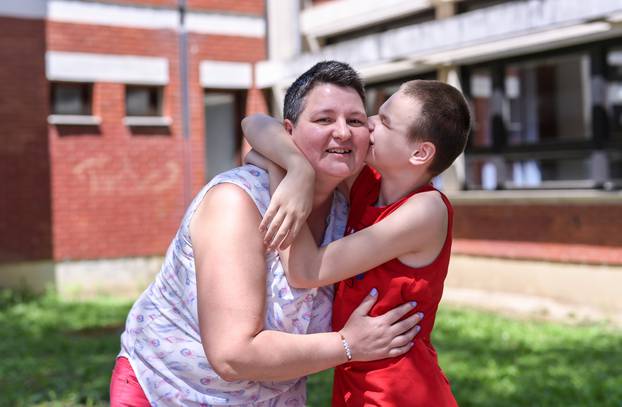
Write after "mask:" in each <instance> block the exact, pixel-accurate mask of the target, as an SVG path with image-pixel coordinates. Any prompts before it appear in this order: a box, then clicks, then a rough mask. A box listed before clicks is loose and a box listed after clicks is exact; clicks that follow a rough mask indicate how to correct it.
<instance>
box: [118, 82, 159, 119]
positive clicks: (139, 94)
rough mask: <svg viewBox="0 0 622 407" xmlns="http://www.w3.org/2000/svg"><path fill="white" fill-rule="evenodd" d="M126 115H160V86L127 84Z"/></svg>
mask: <svg viewBox="0 0 622 407" xmlns="http://www.w3.org/2000/svg"><path fill="white" fill-rule="evenodd" d="M125 114H126V116H162V88H160V87H158V86H127V87H126V90H125Z"/></svg>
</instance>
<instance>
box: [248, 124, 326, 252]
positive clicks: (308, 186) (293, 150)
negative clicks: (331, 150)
mask: <svg viewBox="0 0 622 407" xmlns="http://www.w3.org/2000/svg"><path fill="white" fill-rule="evenodd" d="M242 130H243V132H244V137H245V138H246V139H247V140H248V142H249V143H250V145H251V146H252V147H253V149H255V150H257V151H258V152H259V153H260V154H262V155H263V156H265V157H266V158H267V159H268V160H271V161H273V162H274V163H276V164H278V165H279V166H280V167H282V168H285V170H286V171H287V174H286V175H285V176H284V178H282V182H281V183H280V184H278V188H276V190H274V193H273V195H272V198H271V200H270V205H269V206H268V209H267V210H266V213H265V214H264V217H263V219H262V221H261V224H260V230H262V231H264V232H265V235H264V236H265V239H264V242H265V244H266V245H267V246H268V248H271V249H276V248H280V249H284V248H286V247H287V246H289V245H290V244H291V242H292V241H293V239H294V237H296V235H297V234H298V232H299V231H300V228H301V227H302V225H303V224H304V222H305V221H306V219H307V217H308V216H309V213H310V212H311V209H312V203H313V186H314V183H315V172H314V171H313V167H311V164H309V162H308V161H307V159H306V158H305V157H304V155H303V154H302V153H301V152H300V151H299V150H298V147H296V144H294V142H293V141H292V138H291V136H290V135H289V134H288V133H287V132H286V131H285V128H284V127H283V124H282V123H280V122H279V121H277V120H276V119H274V118H273V117H270V116H267V115H264V114H254V115H251V116H248V117H245V118H244V120H242ZM266 169H267V170H268V171H269V172H270V184H271V186H272V185H274V184H275V182H274V180H275V177H274V173H273V171H271V170H270V168H266Z"/></svg>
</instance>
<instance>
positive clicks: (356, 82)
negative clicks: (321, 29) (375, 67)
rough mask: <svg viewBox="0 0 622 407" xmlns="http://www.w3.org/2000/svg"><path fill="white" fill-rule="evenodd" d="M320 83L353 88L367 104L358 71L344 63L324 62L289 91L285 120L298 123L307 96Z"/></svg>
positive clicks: (305, 74) (318, 64)
mask: <svg viewBox="0 0 622 407" xmlns="http://www.w3.org/2000/svg"><path fill="white" fill-rule="evenodd" d="M319 83H327V84H332V85H337V86H341V87H343V88H352V89H354V90H355V91H356V93H358V94H359V96H360V97H361V100H362V101H363V104H365V89H364V87H363V81H362V80H361V78H360V77H359V75H358V74H357V73H356V71H355V70H354V69H352V67H351V66H350V65H348V64H346V63H344V62H338V61H323V62H318V63H317V64H315V65H313V67H311V69H309V70H308V71H306V72H305V73H303V74H302V75H300V76H299V77H298V79H296V80H295V81H294V83H292V85H291V86H290V87H289V88H288V89H287V92H286V93H285V102H284V103H283V118H284V119H289V120H291V122H292V123H296V122H297V121H298V117H300V113H301V112H302V111H303V110H304V108H305V106H304V103H305V98H306V96H307V94H308V93H309V92H310V91H311V89H313V88H314V87H315V86H316V85H317V84H319Z"/></svg>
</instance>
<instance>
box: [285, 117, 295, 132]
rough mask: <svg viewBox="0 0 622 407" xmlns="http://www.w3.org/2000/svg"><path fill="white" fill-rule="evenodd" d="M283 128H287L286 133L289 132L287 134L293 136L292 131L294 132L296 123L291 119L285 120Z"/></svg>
mask: <svg viewBox="0 0 622 407" xmlns="http://www.w3.org/2000/svg"><path fill="white" fill-rule="evenodd" d="M283 127H285V131H286V132H287V134H289V135H290V136H291V135H292V131H293V130H294V123H292V121H291V120H289V119H285V120H284V121H283Z"/></svg>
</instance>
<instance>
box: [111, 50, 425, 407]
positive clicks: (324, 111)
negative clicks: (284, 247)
mask: <svg viewBox="0 0 622 407" xmlns="http://www.w3.org/2000/svg"><path fill="white" fill-rule="evenodd" d="M363 98H364V93H363V87H362V84H361V81H360V79H359V78H358V76H357V75H356V73H355V72H354V71H353V70H352V69H351V68H350V67H349V66H348V65H346V64H342V63H338V62H323V63H319V64H317V65H316V66H314V67H313V68H311V69H310V70H309V71H307V72H305V73H304V74H303V75H302V76H301V77H299V78H298V79H297V80H296V81H295V82H294V84H293V85H292V86H291V87H290V88H289V89H288V92H287V94H286V98H285V108H284V111H285V114H284V116H285V119H286V120H285V123H286V128H287V130H288V131H289V132H290V134H291V135H292V138H293V140H294V142H295V143H296V144H297V146H298V147H299V148H300V150H301V151H302V152H303V154H304V155H305V157H306V159H307V160H309V162H310V164H311V167H312V168H313V170H314V171H315V183H314V185H307V186H301V188H314V202H313V209H312V212H311V215H310V217H309V223H310V226H311V231H312V234H313V236H314V238H315V239H316V242H318V243H328V242H330V241H332V240H335V239H337V238H339V237H341V236H342V235H343V231H344V227H345V222H346V217H347V205H346V202H345V199H344V197H343V196H341V195H340V194H338V193H336V192H335V188H336V186H337V185H338V184H339V183H340V182H341V181H342V180H344V179H345V178H347V177H348V176H350V175H352V174H354V173H355V172H356V171H358V170H359V169H360V167H361V166H362V165H363V159H364V157H365V153H366V151H367V146H368V144H369V132H368V129H367V126H366V115H365V110H364V103H363ZM327 117H329V118H330V123H327V122H326V118H327ZM295 167H298V168H303V170H304V169H305V168H308V167H307V165H306V164H305V163H302V164H300V165H298V166H295ZM295 167H294V166H292V168H295ZM268 184H269V182H268V176H267V174H266V173H265V172H264V171H261V170H259V169H257V168H256V167H252V166H245V167H240V168H238V169H235V170H232V171H229V172H226V173H224V174H221V175H219V176H217V177H215V178H214V179H213V180H212V181H211V182H210V183H209V184H208V185H207V186H206V187H205V188H204V189H203V190H202V191H201V192H200V193H199V194H198V195H197V197H196V198H195V199H194V201H193V202H192V203H191V204H190V207H189V208H188V210H187V212H186V214H185V216H184V218H183V220H182V224H181V226H180V229H179V231H178V233H177V235H176V236H175V238H174V239H173V242H172V243H171V246H170V247H169V250H168V252H167V254H166V259H165V263H164V265H163V267H162V271H161V272H160V274H159V275H158V276H157V278H156V281H155V282H154V283H153V284H152V285H151V286H150V287H149V288H148V289H147V290H146V291H145V293H143V294H142V296H141V297H140V298H139V299H138V300H137V302H136V303H135V304H134V307H133V308H132V310H131V311H130V314H129V316H128V319H127V323H126V329H125V332H124V333H123V335H122V337H121V344H122V350H121V353H120V355H119V356H120V357H119V359H118V360H117V365H116V366H115V371H114V372H113V377H112V380H111V404H112V405H113V406H115V405H134V406H135V405H152V406H159V405H255V406H273V405H274V406H278V405H292V406H293V405H300V406H302V405H304V403H305V398H306V395H305V379H304V377H303V376H304V375H307V374H310V373H314V372H317V371H320V370H323V369H327V368H330V367H334V366H337V365H339V364H341V363H345V362H347V361H349V360H358V361H365V360H376V359H383V358H386V357H391V356H397V355H400V354H403V353H404V352H406V351H408V349H410V347H411V346H412V339H413V337H414V335H415V334H416V330H415V328H414V327H415V324H416V323H417V321H418V317H417V316H416V315H414V316H411V317H409V318H407V319H404V320H402V321H399V320H400V318H401V317H402V316H404V315H405V314H406V313H408V312H409V311H411V310H412V305H411V304H404V305H402V306H400V307H398V308H395V309H394V310H391V311H389V312H387V313H386V314H385V315H383V316H379V317H376V318H371V317H368V316H367V315H366V314H367V311H368V310H369V309H370V308H371V306H372V305H373V303H374V296H375V294H374V292H373V291H374V290H372V293H370V295H369V296H368V297H367V298H366V299H365V300H364V301H363V303H361V305H360V306H359V308H358V309H357V311H356V312H355V313H354V314H353V315H352V317H351V318H350V320H349V321H348V323H347V324H346V326H345V327H344V328H343V329H342V330H341V331H340V332H326V331H329V330H330V319H331V316H330V307H331V302H332V287H324V288H320V289H308V290H307V289H294V288H292V287H290V286H289V285H288V284H287V281H286V279H285V275H284V272H283V268H282V266H281V263H280V259H279V254H277V253H276V252H274V251H268V252H266V250H265V246H264V244H263V237H262V234H261V233H260V232H259V230H258V226H259V224H260V222H261V216H262V214H263V213H264V212H265V210H266V207H267V205H268V203H269V199H270V198H269V186H268ZM397 321H399V322H397ZM302 334H307V335H302ZM143 392H144V394H143ZM124 403H125V404H124Z"/></svg>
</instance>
